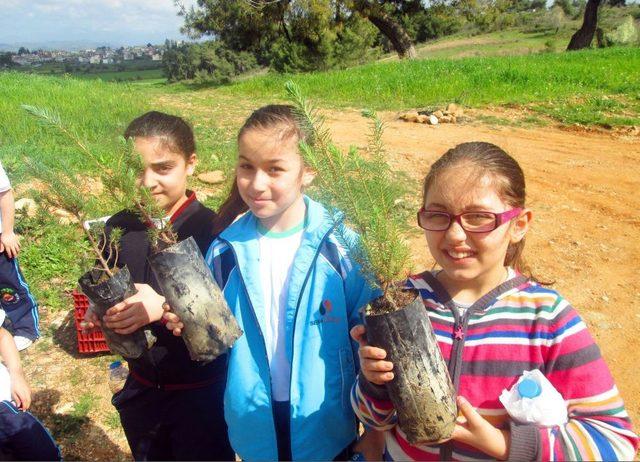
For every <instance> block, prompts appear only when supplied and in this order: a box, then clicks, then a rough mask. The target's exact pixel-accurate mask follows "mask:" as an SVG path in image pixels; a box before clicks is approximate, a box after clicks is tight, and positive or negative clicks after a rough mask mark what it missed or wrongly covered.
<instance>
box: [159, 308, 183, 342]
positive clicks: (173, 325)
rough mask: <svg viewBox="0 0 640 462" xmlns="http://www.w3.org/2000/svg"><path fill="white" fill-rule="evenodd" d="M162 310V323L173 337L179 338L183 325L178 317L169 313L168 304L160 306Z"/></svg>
mask: <svg viewBox="0 0 640 462" xmlns="http://www.w3.org/2000/svg"><path fill="white" fill-rule="evenodd" d="M162 308H163V309H164V314H163V315H162V322H163V323H164V325H165V326H166V328H167V329H169V330H170V331H171V332H173V335H175V336H176V337H180V336H181V335H182V329H183V328H184V324H183V323H182V321H180V317H179V316H178V315H177V314H175V313H172V312H171V306H169V304H168V303H165V304H164V305H162Z"/></svg>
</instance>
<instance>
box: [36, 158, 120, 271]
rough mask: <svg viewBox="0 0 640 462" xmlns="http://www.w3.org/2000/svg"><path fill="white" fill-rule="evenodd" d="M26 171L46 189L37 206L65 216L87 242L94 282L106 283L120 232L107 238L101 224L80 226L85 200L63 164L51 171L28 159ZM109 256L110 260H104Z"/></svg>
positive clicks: (112, 268) (83, 217)
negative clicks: (40, 204) (78, 229)
mask: <svg viewBox="0 0 640 462" xmlns="http://www.w3.org/2000/svg"><path fill="white" fill-rule="evenodd" d="M26 166H27V169H28V171H29V172H30V173H31V174H32V175H33V176H34V177H36V178H38V179H39V180H40V181H42V182H43V183H44V184H45V185H46V187H47V190H46V192H43V193H40V194H39V199H40V201H41V202H43V203H45V204H47V205H49V206H50V207H54V208H56V209H60V210H64V211H66V212H67V213H69V214H70V215H71V216H72V217H73V219H74V220H75V221H76V222H77V223H78V225H79V226H80V228H81V229H82V231H83V233H84V235H85V236H86V238H87V241H88V242H89V246H90V248H91V251H92V253H93V254H94V258H93V259H92V260H93V261H94V262H95V264H94V266H93V268H92V270H93V271H92V273H93V274H97V275H99V276H97V277H96V279H98V280H102V279H108V278H110V277H112V276H113V275H114V274H115V273H116V272H117V268H116V267H115V262H116V261H117V259H118V251H119V242H120V237H121V235H122V233H121V231H120V230H113V231H112V232H111V233H110V234H109V235H108V236H107V234H106V232H105V227H104V223H93V224H92V225H91V226H84V223H85V221H86V220H87V215H86V213H85V210H86V208H87V204H88V200H87V197H86V195H85V194H83V193H82V192H81V191H80V190H79V189H78V187H77V185H76V183H75V181H76V179H75V177H73V176H72V174H71V173H70V171H71V170H70V169H69V168H68V167H69V166H68V165H66V164H65V163H64V162H63V163H62V165H61V166H60V167H62V168H58V169H53V168H52V167H50V166H47V165H45V164H44V163H43V162H36V161H34V160H32V159H27V160H26ZM105 255H109V256H110V257H108V258H107V257H105Z"/></svg>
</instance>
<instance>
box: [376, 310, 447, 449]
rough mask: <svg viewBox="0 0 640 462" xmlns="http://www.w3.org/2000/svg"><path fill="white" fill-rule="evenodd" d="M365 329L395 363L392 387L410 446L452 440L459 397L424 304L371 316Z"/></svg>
mask: <svg viewBox="0 0 640 462" xmlns="http://www.w3.org/2000/svg"><path fill="white" fill-rule="evenodd" d="M374 304H375V301H374ZM365 324H366V327H367V338H368V341H369V344H371V345H373V346H376V347H379V348H382V349H384V350H385V351H386V352H387V358H386V359H388V360H389V361H391V362H392V363H393V373H394V378H393V380H392V381H391V382H388V383H387V384H386V387H387V390H388V391H389V395H390V397H391V401H392V402H393V405H394V407H395V409H396V411H397V413H398V424H399V425H400V428H401V429H402V431H403V432H404V433H405V434H406V435H407V440H408V441H409V442H410V443H411V444H417V443H435V442H438V441H442V440H446V439H449V438H450V437H451V435H452V433H453V428H454V426H455V420H456V416H457V407H456V400H455V391H454V388H453V384H452V383H451V378H450V377H449V372H448V371H447V365H446V363H445V361H444V358H443V357H442V353H441V352H440V349H439V348H438V342H437V341H436V336H435V334H434V332H433V328H432V327H431V322H430V321H429V317H428V316H427V311H426V309H425V307H424V304H423V303H422V299H421V298H420V297H417V298H416V299H415V300H414V301H413V302H412V303H410V304H409V305H407V306H406V307H404V308H403V309H401V310H397V311H394V312H392V313H385V314H367V315H366V316H365Z"/></svg>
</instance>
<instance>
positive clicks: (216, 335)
mask: <svg viewBox="0 0 640 462" xmlns="http://www.w3.org/2000/svg"><path fill="white" fill-rule="evenodd" d="M149 264H150V265H151V269H152V270H153V272H154V274H155V276H156V279H157V280H158V284H159V285H160V288H161V289H162V293H163V294H164V296H165V298H166V299H167V303H169V305H171V310H172V311H173V312H174V313H176V314H177V315H178V316H179V317H180V321H181V322H182V323H183V324H184V329H182V337H183V338H184V341H185V343H186V345H187V349H188V350H189V354H190V356H191V359H192V360H194V361H211V360H213V359H215V358H217V357H218V356H220V355H221V354H223V353H224V352H226V351H227V349H228V348H229V347H231V345H233V343H234V342H235V341H236V339H237V338H239V337H240V336H241V335H242V333H243V332H242V330H241V329H240V327H238V323H237V322H236V319H235V318H234V317H233V314H232V313H231V310H230V309H229V306H228V305H227V302H226V301H225V299H224V295H223V294H222V291H221V290H220V289H219V288H218V285H217V284H216V283H215V281H214V280H213V277H212V276H211V271H210V270H209V268H208V267H207V264H206V263H205V261H204V258H202V254H201V253H200V250H199V249H198V246H197V244H196V242H195V240H194V239H193V238H192V237H189V238H188V239H185V240H184V241H182V242H178V243H177V244H174V245H172V246H170V247H167V248H166V249H164V250H161V251H159V252H157V253H155V254H153V255H152V256H150V257H149Z"/></svg>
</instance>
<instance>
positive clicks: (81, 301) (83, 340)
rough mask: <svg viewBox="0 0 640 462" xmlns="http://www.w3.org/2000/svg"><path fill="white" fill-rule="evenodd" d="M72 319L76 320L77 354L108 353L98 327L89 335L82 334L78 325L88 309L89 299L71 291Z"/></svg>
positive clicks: (76, 291)
mask: <svg viewBox="0 0 640 462" xmlns="http://www.w3.org/2000/svg"><path fill="white" fill-rule="evenodd" d="M73 307H74V318H75V320H76V332H77V333H78V352H80V353H100V352H102V351H109V347H108V346H107V342H105V340H104V334H103V333H102V331H101V330H100V328H99V327H96V328H95V329H94V331H93V332H91V333H90V334H83V333H82V328H81V327H80V323H81V322H82V320H83V319H84V314H85V313H86V311H87V308H89V299H88V298H87V296H86V295H85V294H83V293H82V292H80V291H78V290H76V289H74V291H73Z"/></svg>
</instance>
